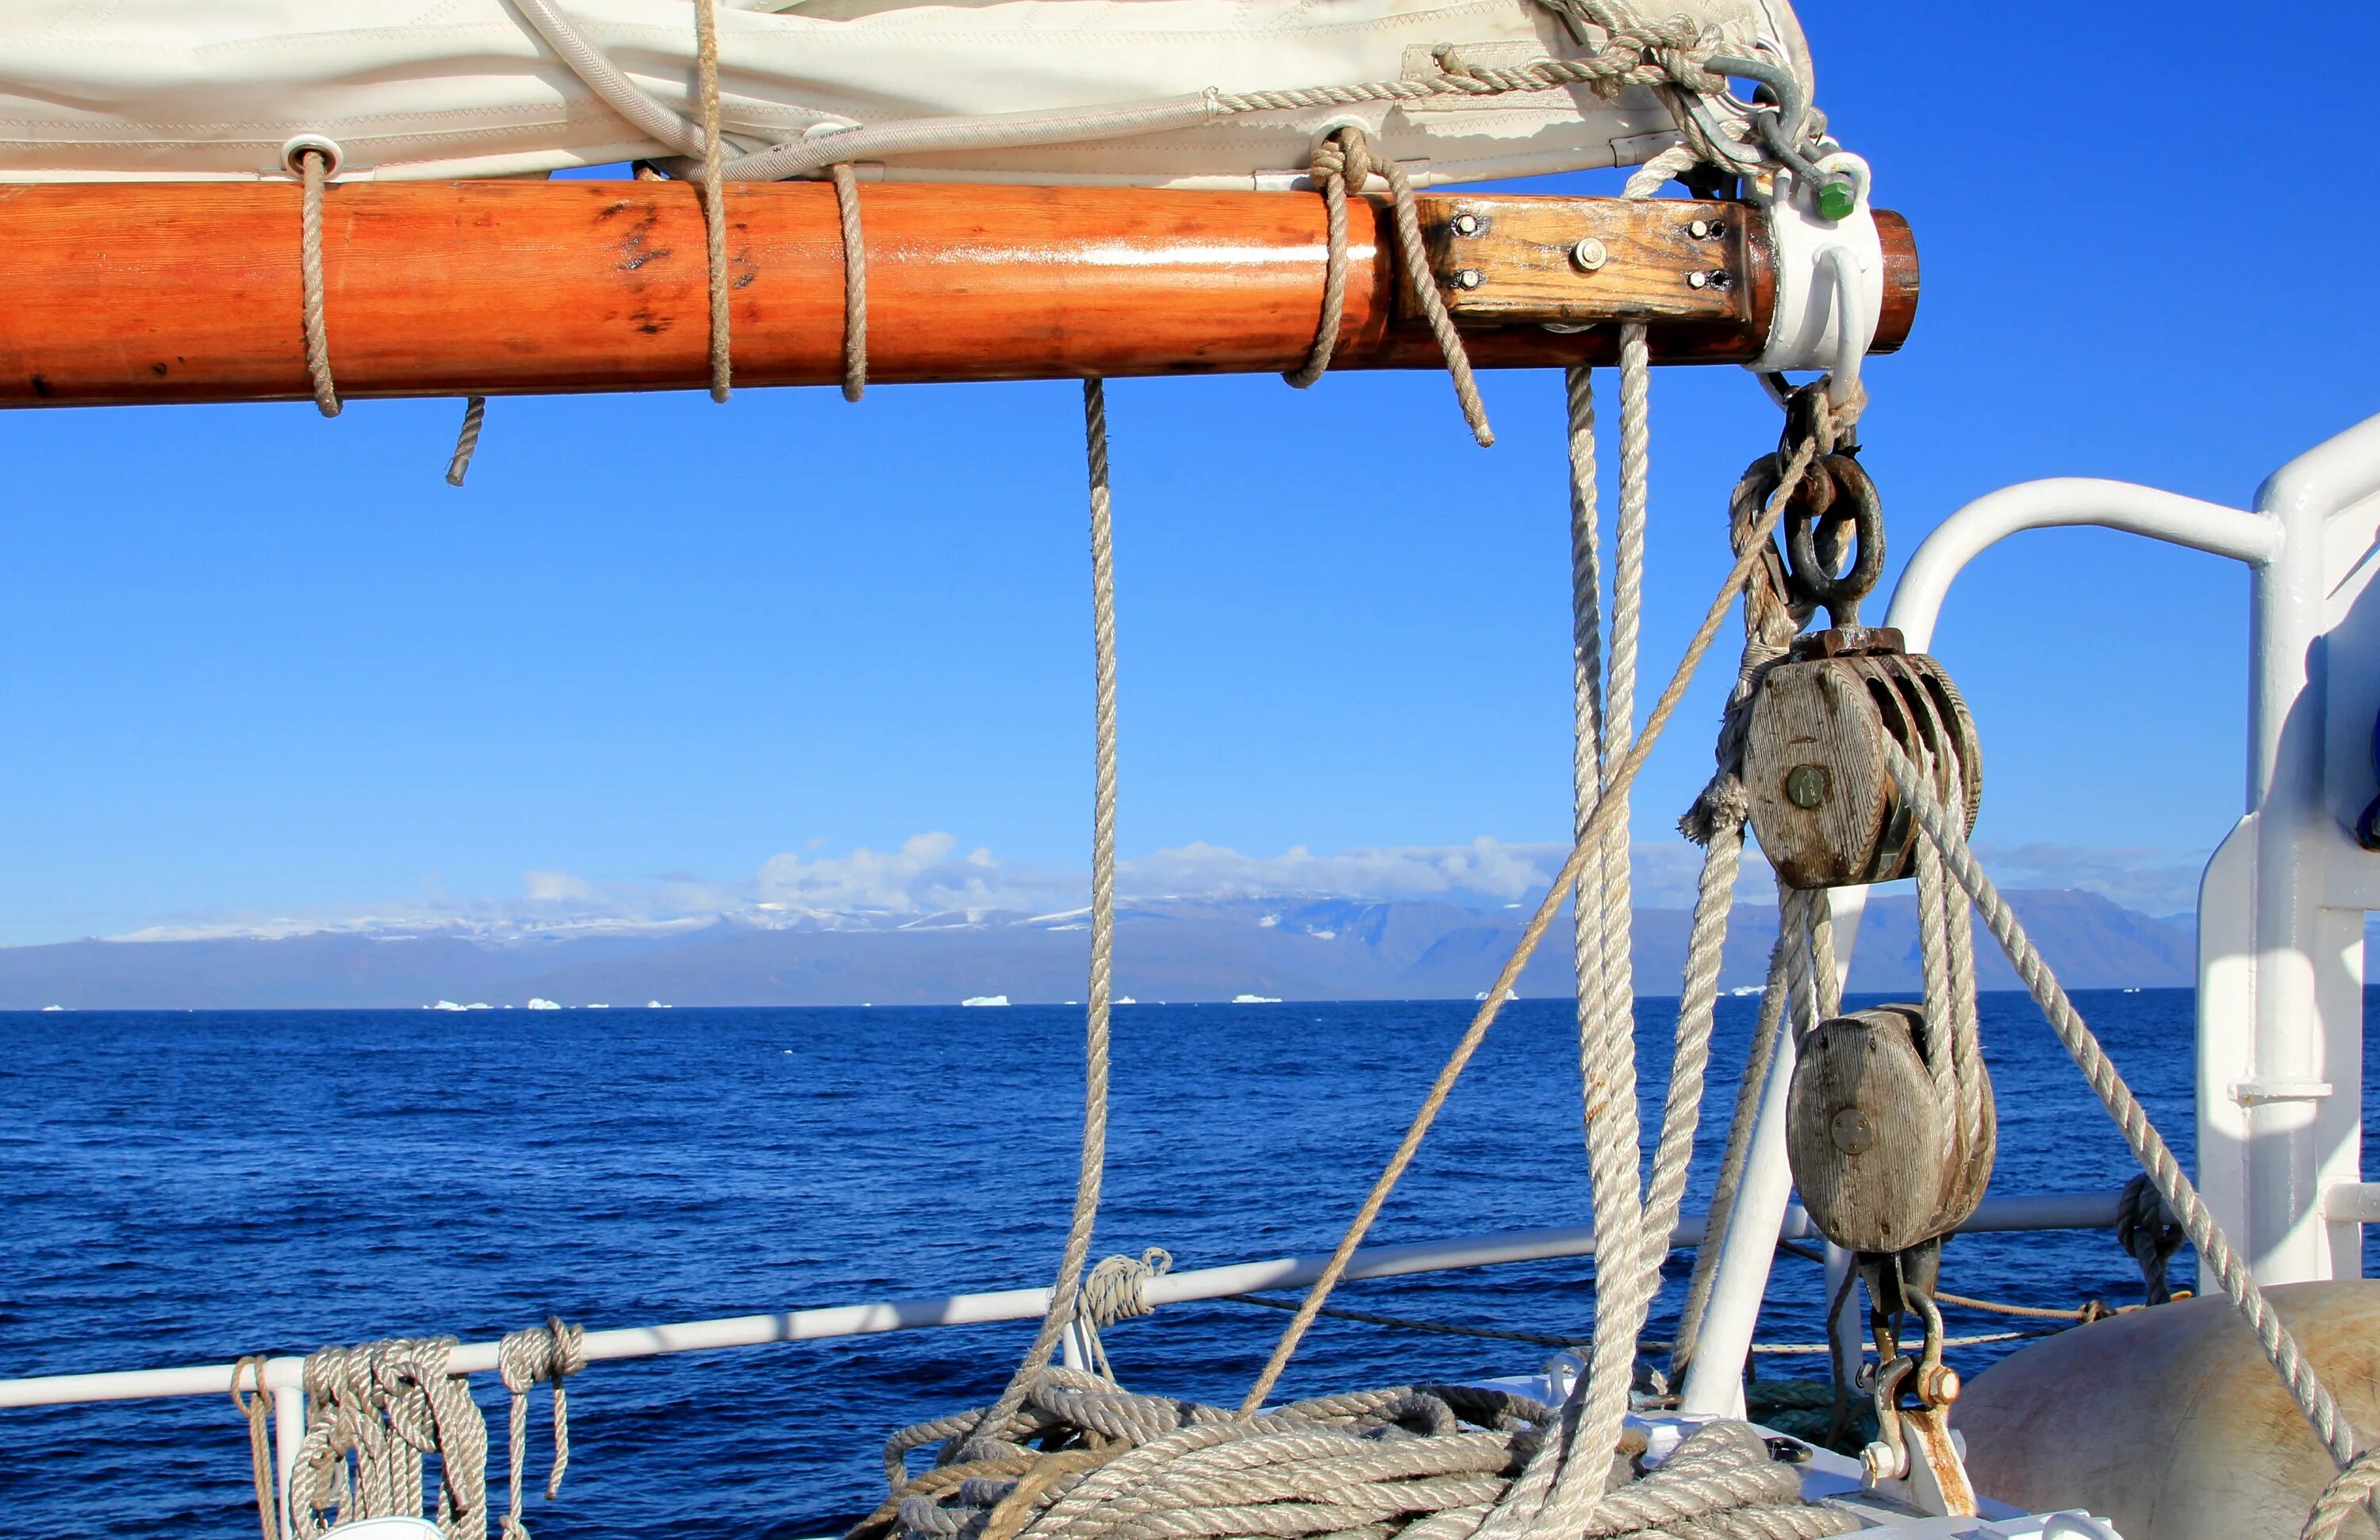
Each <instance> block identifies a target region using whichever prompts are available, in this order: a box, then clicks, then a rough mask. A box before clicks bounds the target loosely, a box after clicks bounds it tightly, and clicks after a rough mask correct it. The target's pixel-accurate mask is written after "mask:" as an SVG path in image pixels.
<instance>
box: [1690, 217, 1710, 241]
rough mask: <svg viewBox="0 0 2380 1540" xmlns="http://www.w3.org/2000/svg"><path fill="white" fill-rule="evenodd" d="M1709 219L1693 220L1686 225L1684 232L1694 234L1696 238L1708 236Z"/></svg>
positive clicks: (1701, 238) (1702, 238)
mask: <svg viewBox="0 0 2380 1540" xmlns="http://www.w3.org/2000/svg"><path fill="white" fill-rule="evenodd" d="M1710 233H1711V227H1710V221H1709V220H1707V219H1697V220H1694V221H1693V222H1692V223H1690V224H1687V226H1686V234H1688V235H1690V236H1694V239H1696V240H1706V239H1708V238H1709V237H1710Z"/></svg>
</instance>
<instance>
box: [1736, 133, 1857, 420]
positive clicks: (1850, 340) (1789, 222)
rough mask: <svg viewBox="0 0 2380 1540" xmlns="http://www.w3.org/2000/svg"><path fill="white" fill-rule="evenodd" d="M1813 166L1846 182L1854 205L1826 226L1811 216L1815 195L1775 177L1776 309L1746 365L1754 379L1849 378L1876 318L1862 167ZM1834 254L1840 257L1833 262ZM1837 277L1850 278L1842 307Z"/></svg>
mask: <svg viewBox="0 0 2380 1540" xmlns="http://www.w3.org/2000/svg"><path fill="white" fill-rule="evenodd" d="M1819 164H1820V165H1821V167H1822V168H1823V169H1825V170H1828V171H1840V172H1843V173H1846V174H1847V175H1849V176H1850V177H1851V178H1852V185H1853V186H1854V187H1855V188H1857V198H1856V201H1855V202H1854V203H1853V205H1852V212H1851V213H1850V215H1849V216H1848V217H1847V218H1843V219H1840V220H1833V219H1828V218H1826V217H1825V216H1824V215H1822V214H1820V213H1819V212H1818V211H1817V206H1816V200H1815V195H1814V194H1813V193H1812V192H1810V191H1809V190H1808V189H1806V188H1800V187H1797V186H1796V185H1795V182H1794V177H1793V174H1792V173H1791V172H1790V171H1780V172H1779V173H1777V176H1776V179H1775V187H1774V189H1773V191H1772V192H1771V194H1770V196H1769V198H1768V199H1767V209H1768V238H1769V249H1770V250H1771V251H1772V252H1773V253H1774V254H1775V257H1776V265H1777V307H1776V309H1775V310H1774V312H1773V313H1772V314H1771V316H1770V319H1769V322H1768V346H1767V348H1766V349H1765V350H1764V351H1763V352H1762V353H1761V355H1760V357H1759V358H1757V359H1755V360H1754V361H1753V363H1752V364H1751V365H1749V366H1748V367H1750V368H1751V369H1753V370H1757V371H1759V372H1761V373H1772V372H1775V371H1777V370H1799V369H1823V370H1835V371H1836V372H1837V373H1838V375H1839V376H1842V377H1846V378H1848V377H1852V376H1856V375H1857V374H1858V372H1859V368H1858V362H1857V360H1859V359H1860V358H1864V357H1865V356H1866V353H1867V350H1868V347H1869V346H1870V345H1871V344H1873V343H1874V342H1875V341H1876V319H1877V318H1878V317H1879V316H1881V315H1882V314H1883V313H1884V242H1883V238H1882V237H1881V236H1878V235H1877V234H1876V214H1875V212H1874V211H1873V210H1872V209H1870V207H1869V206H1868V169H1867V163H1866V162H1865V161H1863V160H1861V159H1860V158H1859V157H1858V156H1856V155H1846V154H1834V155H1829V156H1828V157H1827V158H1826V159H1825V160H1824V161H1822V162H1820V163H1819ZM1837 251H1840V252H1842V253H1843V255H1842V256H1840V257H1837V256H1834V255H1833V253H1835V252H1837ZM1842 273H1850V274H1852V275H1854V276H1855V279H1856V281H1855V282H1854V283H1853V284H1852V286H1851V293H1850V295H1849V298H1850V301H1851V302H1850V303H1848V304H1845V303H1843V302H1842V296H1841V294H1840V286H1839V283H1838V276H1839V274H1842ZM1846 364H1848V366H1849V367H1845V366H1846Z"/></svg>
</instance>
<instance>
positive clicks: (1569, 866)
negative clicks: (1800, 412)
mask: <svg viewBox="0 0 2380 1540" xmlns="http://www.w3.org/2000/svg"><path fill="white" fill-rule="evenodd" d="M1817 415H1818V417H1819V418H1821V419H1822V420H1823V419H1825V418H1827V415H1828V414H1827V411H1826V408H1825V407H1824V406H1823V404H1822V406H1821V407H1820V410H1819V412H1818V414H1817ZM1817 453H1818V451H1817V448H1816V445H1815V443H1803V444H1802V445H1801V446H1800V448H1798V449H1797V450H1796V451H1795V452H1794V454H1793V455H1791V456H1790V457H1789V458H1788V460H1787V462H1786V465H1785V467H1784V474H1783V475H1782V476H1781V477H1780V478H1779V481H1778V483H1777V491H1776V492H1775V493H1774V494H1773V495H1772V496H1771V497H1770V498H1769V499H1768V502H1767V506H1766V508H1764V509H1762V510H1760V511H1759V513H1758V514H1757V515H1756V516H1755V521H1754V524H1753V527H1752V529H1751V531H1750V538H1749V539H1747V540H1746V541H1745V542H1744V544H1743V547H1742V548H1741V553H1740V554H1739V555H1738V556H1737V557H1736V561H1735V565H1734V566H1733V567H1731V568H1730V569H1729V572H1728V575H1727V577H1726V578H1725V580H1724V581H1722V582H1721V583H1720V584H1719V588H1718V593H1717V594H1716V595H1714V596H1713V597H1712V600H1711V602H1710V606H1709V608H1708V609H1706V611H1705V612H1704V613H1703V618H1702V623H1701V624H1700V625H1698V626H1697V627H1696V628H1695V630H1694V636H1693V637H1692V638H1691V639H1689V640H1688V642H1687V644H1686V648H1685V651H1684V653H1683V655H1682V657H1681V658H1680V659H1679V661H1678V666H1677V669H1676V671H1675V672H1674V673H1671V674H1670V682H1669V683H1668V685H1664V686H1663V687H1662V690H1661V694H1660V697H1659V698H1658V699H1657V700H1655V701H1654V703H1653V709H1652V710H1651V712H1650V713H1648V714H1647V715H1646V717H1645V727H1644V730H1643V732H1642V733H1641V734H1639V735H1638V737H1637V738H1636V740H1635V742H1634V743H1633V744H1632V745H1631V746H1629V748H1628V751H1627V752H1626V753H1625V754H1623V755H1622V756H1621V759H1620V762H1619V764H1618V765H1616V766H1615V767H1613V769H1612V771H1611V775H1610V778H1609V785H1610V786H1611V787H1612V788H1614V789H1615V790H1619V791H1624V790H1625V789H1626V788H1627V787H1628V786H1629V785H1631V784H1633V782H1634V781H1635V779H1636V774H1637V771H1638V770H1642V769H1643V768H1644V763H1645V758H1646V757H1647V756H1648V755H1650V754H1651V753H1652V751H1653V746H1655V745H1656V744H1658V742H1659V741H1660V737H1661V733H1662V731H1663V730H1664V729H1665V728H1667V727H1668V726H1669V722H1670V716H1671V715H1672V714H1674V713H1675V712H1676V710H1677V709H1678V703H1679V701H1680V700H1682V699H1683V698H1684V696H1685V692H1686V686H1687V685H1688V684H1689V683H1691V682H1692V680H1693V678H1694V671H1695V669H1696V668H1697V667H1698V666H1699V665H1700V664H1701V662H1702V661H1703V656H1704V654H1706V652H1708V651H1709V650H1710V645H1711V643H1712V641H1713V640H1714V639H1716V638H1717V637H1718V630H1719V626H1720V625H1721V624H1723V623H1724V622H1725V621H1726V619H1727V613H1728V611H1729V610H1730V609H1732V608H1733V607H1734V603H1735V599H1736V596H1737V594H1738V593H1740V592H1741V591H1742V590H1743V586H1744V584H1745V582H1746V581H1747V580H1748V579H1749V578H1750V576H1751V574H1752V571H1753V569H1754V567H1755V565H1757V564H1759V561H1760V557H1761V552H1762V550H1763V548H1764V546H1765V545H1766V543H1767V540H1768V537H1769V535H1770V534H1771V533H1773V532H1774V531H1775V529H1776V527H1777V521H1778V519H1779V516H1780V515H1782V514H1783V513H1784V510H1785V504H1786V503H1787V502H1788V501H1790V500H1791V496H1792V494H1793V492H1794V491H1795V490H1796V489H1798V488H1799V487H1800V485H1801V482H1802V478H1803V476H1804V475H1806V474H1807V473H1808V470H1809V467H1810V465H1811V463H1812V461H1813V460H1814V459H1815V456H1816V455H1817ZM1771 555H1772V559H1773V548H1771ZM1614 806H1617V804H1612V803H1606V804H1605V805H1602V806H1597V808H1596V811H1595V817H1594V818H1593V819H1589V820H1588V825H1587V832H1588V833H1589V834H1590V835H1591V836H1593V838H1592V840H1582V841H1580V842H1579V843H1576V844H1574V845H1573V848H1572V850H1571V853H1570V855H1569V856H1568V858H1567V859H1565V860H1564V861H1563V863H1562V867H1561V870H1560V872H1558V873H1557V874H1556V875H1555V877H1554V880H1553V881H1552V883H1551V884H1549V885H1548V888H1547V891H1546V896H1545V897H1544V898H1543V899H1541V900H1539V901H1538V903H1537V908H1536V913H1535V914H1534V915H1532V916H1530V919H1529V922H1528V924H1527V925H1526V926H1525V927H1524V928H1523V929H1522V932H1521V937H1520V940H1519V941H1518V943H1517V944H1516V945H1515V946H1514V948H1513V950H1512V955H1511V956H1510V957H1509V958H1507V959H1506V960H1505V963H1504V966H1503V969H1502V970H1501V971H1500V973H1499V974H1498V975H1497V976H1496V981H1495V983H1494V984H1493V985H1492V986H1491V987H1490V988H1488V992H1487V998H1486V1000H1485V1001H1484V1002H1483V1003H1482V1004H1481V1005H1480V1008H1479V1010H1478V1013H1476V1014H1475V1015H1474V1016H1473V1018H1472V1021H1471V1025H1470V1026H1469V1028H1467V1029H1466V1030H1465V1031H1464V1033H1463V1037H1462V1038H1461V1039H1460V1040H1459V1041H1457V1042H1456V1044H1455V1046H1454V1049H1453V1051H1452V1053H1451V1054H1450V1055H1449V1056H1448V1058H1447V1061H1446V1063H1445V1065H1444V1066H1443V1067H1441V1068H1440V1069H1439V1073H1438V1078H1437V1079H1436V1080H1435V1081H1433V1082H1432V1083H1431V1085H1430V1088H1429V1091H1428V1093H1427V1096H1425V1097H1424V1098H1423V1100H1422V1105H1421V1108H1420V1110H1418V1111H1416V1112H1415V1114H1414V1119H1413V1122H1411V1124H1409V1125H1408V1126H1407V1128H1406V1130H1405V1133H1404V1136H1403V1139H1401V1140H1400V1141H1399V1142H1398V1145H1397V1147H1396V1150H1395V1151H1394V1153H1392V1154H1391V1155H1390V1158H1389V1161H1388V1164H1387V1166H1386V1167H1384V1168H1383V1169H1382V1170H1381V1172H1380V1175H1379V1177H1378V1180H1376V1181H1375V1182H1374V1183H1373V1185H1372V1190H1371V1191H1370V1192H1369V1193H1368V1194H1366V1196H1365V1199H1364V1203H1363V1206H1362V1207H1360V1208H1359V1209H1357V1211H1356V1213H1355V1217H1354V1219H1352V1220H1351V1221H1349V1223H1348V1226H1347V1230H1346V1232H1345V1233H1344V1234H1343V1235H1342V1236H1341V1237H1340V1241H1339V1244H1338V1247H1337V1248H1336V1249H1335V1250H1334V1251H1332V1253H1331V1254H1330V1261H1329V1262H1327V1263H1326V1264H1325V1265H1324V1267H1323V1269H1322V1275H1321V1277H1319V1278H1318V1279H1316V1280H1315V1282H1314V1286H1313V1288H1312V1289H1311V1290H1309V1291H1307V1293H1306V1303H1305V1305H1303V1306H1301V1307H1300V1308H1299V1311H1298V1315H1297V1316H1296V1317H1295V1318H1294V1319H1293V1320H1292V1321H1291V1322H1290V1325H1289V1328H1288V1329H1287V1330H1286V1331H1284V1332H1283V1333H1282V1334H1281V1341H1280V1343H1279V1344H1277V1345H1276V1346H1275V1347H1274V1349H1273V1352H1272V1356H1271V1358H1270V1359H1269V1360H1268V1361H1267V1363H1266V1364H1265V1367H1264V1369H1263V1370H1262V1371H1261V1372H1260V1373H1259V1374H1258V1375H1257V1379H1256V1382H1255V1384H1253V1385H1252V1386H1250V1387H1249V1389H1248V1394H1247V1396H1246V1397H1245V1399H1244V1400H1243V1401H1242V1403H1241V1414H1242V1415H1244V1416H1245V1415H1253V1414H1254V1413H1255V1411H1256V1409H1257V1407H1259V1406H1261V1405H1263V1404H1264V1400H1265V1397H1266V1396H1267V1395H1268V1394H1269V1393H1270V1391H1271V1389H1272V1387H1273V1385H1274V1383H1275V1382H1276V1381H1278V1380H1279V1379H1280V1377H1281V1371H1282V1369H1284V1368H1286V1367H1287V1366H1288V1364H1289V1360H1290V1358H1291V1356H1292V1355H1293V1354H1294V1353H1295V1352H1296V1351H1297V1344H1298V1342H1299V1340H1301V1339H1303V1338H1304V1336H1305V1329H1306V1328H1307V1327H1308V1326H1310V1325H1312V1323H1313V1314H1312V1313H1313V1312H1314V1311H1315V1310H1318V1309H1320V1308H1321V1307H1322V1306H1323V1305H1324V1304H1328V1303H1329V1301H1330V1291H1331V1290H1332V1289H1334V1288H1336V1287H1337V1286H1338V1283H1339V1279H1341V1278H1342V1276H1343V1275H1344V1274H1345V1272H1346V1270H1347V1263H1348V1260H1349V1259H1350V1258H1351V1257H1353V1256H1354V1253H1355V1248H1356V1247H1357V1246H1359V1245H1361V1244H1362V1243H1363V1239H1364V1236H1365V1234H1366V1232H1367V1231H1369V1230H1370V1229H1371V1226H1372V1221H1373V1220H1374V1219H1377V1218H1378V1216H1379V1211H1380V1207H1381V1205H1382V1204H1384V1203H1386V1202H1387V1201H1388V1196H1389V1194H1390V1192H1392V1191H1393V1190H1394V1189H1395V1187H1396V1184H1397V1182H1398V1180H1399V1179H1400V1178H1402V1177H1403V1175H1404V1172H1405V1169H1406V1168H1407V1167H1408V1166H1410V1165H1411V1164H1412V1163H1413V1158H1414V1155H1415V1152H1416V1151H1418V1150H1419V1149H1420V1147H1421V1141H1422V1139H1423V1137H1424V1136H1425V1135H1426V1134H1428V1132H1429V1127H1430V1124H1431V1123H1432V1122H1435V1121H1436V1120H1437V1118H1438V1114H1439V1110H1440V1109H1441V1108H1443V1107H1444V1106H1445V1105H1446V1098H1447V1097H1449V1096H1450V1095H1451V1094H1452V1093H1453V1090H1454V1085H1455V1083H1456V1082H1457V1081H1458V1080H1460V1079H1461V1078H1462V1076H1463V1070H1464V1068H1465V1067H1466V1066H1468V1065H1469V1063H1470V1062H1471V1059H1472V1056H1473V1055H1474V1054H1475V1053H1477V1052H1478V1050H1479V1045H1480V1044H1481V1043H1482V1042H1484V1041H1485V1040H1486V1039H1487V1036H1488V1029H1489V1028H1491V1027H1493V1026H1494V1025H1496V1018H1497V1016H1498V1014H1499V1013H1501V1012H1502V1010H1503V1008H1504V1000H1505V996H1506V995H1507V994H1508V993H1509V992H1511V990H1512V987H1513V985H1514V984H1516V983H1517V982H1519V979H1520V976H1521V970H1522V969H1523V968H1524V967H1526V966H1527V965H1528V962H1529V959H1530V958H1531V957H1532V956H1534V955H1535V954H1536V950H1537V946H1538V943H1539V942H1541V941H1543V940H1545V934H1546V930H1547V929H1548V927H1550V926H1551V925H1552V923H1553V919H1554V916H1555V915H1556V914H1557V913H1559V912H1560V906H1561V903H1562V901H1563V900H1564V899H1565V898H1566V897H1567V896H1568V894H1569V892H1570V891H1571V888H1572V887H1573V884H1575V883H1576V882H1577V880H1578V874H1579V872H1580V870H1581V869H1582V868H1583V867H1584V866H1585V863H1586V861H1587V859H1588V858H1589V857H1590V856H1591V855H1593V854H1594V853H1595V852H1596V851H1597V850H1598V849H1600V848H1601V846H1600V841H1601V839H1602V836H1603V834H1604V831H1606V830H1607V829H1609V827H1610V825H1611V822H1612V821H1613V819H1612V816H1611V815H1612V808H1613V807H1614Z"/></svg>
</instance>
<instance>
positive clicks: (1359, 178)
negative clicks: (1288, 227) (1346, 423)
mask: <svg viewBox="0 0 2380 1540" xmlns="http://www.w3.org/2000/svg"><path fill="white" fill-rule="evenodd" d="M1371 161H1372V156H1371V151H1370V148H1369V146H1368V145H1367V144H1366V140H1365V139H1364V132H1363V130H1362V129H1360V128H1354V127H1344V128H1337V129H1333V130H1332V131H1331V132H1330V133H1329V134H1327V135H1325V136H1324V137H1323V138H1322V139H1320V140H1319V141H1318V142H1317V143H1316V145H1315V146H1314V156H1313V160H1312V162H1311V164H1309V165H1308V167H1307V171H1306V177H1307V179H1308V180H1309V181H1311V182H1312V183H1313V184H1314V186H1315V188H1316V190H1318V191H1319V192H1320V193H1321V194H1322V222H1323V253H1324V254H1323V261H1322V315H1321V317H1320V319H1319V320H1318V321H1316V322H1315V327H1314V348H1313V350H1312V351H1311V352H1309V353H1307V354H1306V356H1305V362H1304V363H1302V364H1300V365H1298V366H1297V368H1295V369H1293V370H1290V371H1289V372H1288V373H1286V374H1284V375H1282V376H1281V378H1282V379H1284V380H1286V381H1288V382H1290V383H1291V384H1293V385H1294V386H1296V387H1297V388H1298V389H1299V390H1305V389H1306V388H1307V387H1308V386H1310V385H1312V384H1313V383H1314V382H1316V381H1318V380H1319V379H1321V378H1322V376H1323V375H1324V374H1325V373H1326V372H1328V371H1329V370H1330V358H1331V356H1332V355H1333V354H1335V353H1337V352H1338V350H1339V328H1340V325H1341V324H1342V322H1343V321H1345V319H1346V314H1347V185H1348V179H1349V177H1350V176H1351V175H1353V176H1354V184H1355V186H1356V188H1359V189H1360V188H1362V187H1363V185H1364V178H1365V177H1366V176H1370V175H1371ZM1358 164H1360V165H1361V166H1362V168H1363V169H1362V171H1361V173H1360V174H1356V173H1355V172H1354V167H1355V166H1356V165H1358Z"/></svg>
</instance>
